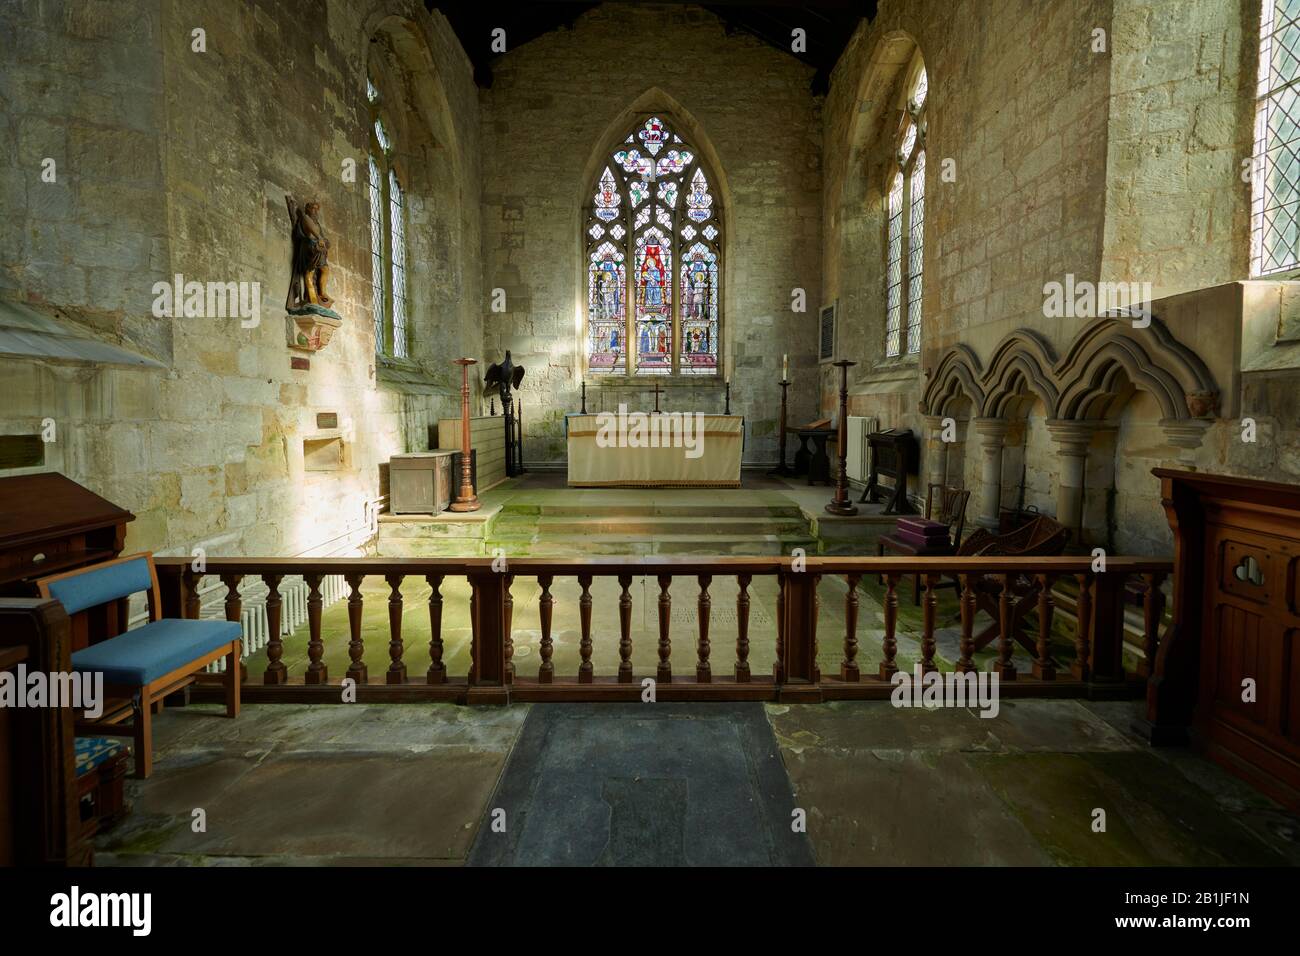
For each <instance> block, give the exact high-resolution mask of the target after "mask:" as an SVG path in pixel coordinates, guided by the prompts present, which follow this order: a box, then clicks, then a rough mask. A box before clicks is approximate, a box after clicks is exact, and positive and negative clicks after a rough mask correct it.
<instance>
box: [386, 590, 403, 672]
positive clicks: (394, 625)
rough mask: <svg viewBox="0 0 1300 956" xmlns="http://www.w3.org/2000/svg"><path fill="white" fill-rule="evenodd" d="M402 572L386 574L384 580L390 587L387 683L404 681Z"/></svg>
mask: <svg viewBox="0 0 1300 956" xmlns="http://www.w3.org/2000/svg"><path fill="white" fill-rule="evenodd" d="M405 576H406V575H404V574H386V575H384V580H385V581H387V582H388V587H389V588H390V591H389V595H388V656H389V658H390V659H391V661H392V663H390V664H389V665H388V675H387V676H386V677H385V682H386V683H389V684H405V683H406V662H405V661H403V660H402V652H403V650H404V649H405V648H404V645H403V644H402V592H401V587H402V578H404V577H405Z"/></svg>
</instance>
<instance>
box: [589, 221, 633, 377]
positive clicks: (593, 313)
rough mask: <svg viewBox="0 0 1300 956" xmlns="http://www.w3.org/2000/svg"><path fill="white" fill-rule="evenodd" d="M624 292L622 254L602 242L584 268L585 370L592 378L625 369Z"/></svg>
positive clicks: (608, 243) (624, 268) (625, 285)
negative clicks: (586, 340) (585, 308)
mask: <svg viewBox="0 0 1300 956" xmlns="http://www.w3.org/2000/svg"><path fill="white" fill-rule="evenodd" d="M626 290H627V270H626V267H625V256H624V253H623V250H622V249H621V248H619V247H618V246H616V245H614V243H612V242H606V243H604V244H602V245H601V246H600V248H598V249H596V251H594V252H593V253H592V254H591V256H590V258H589V260H588V265H587V337H588V342H587V347H588V356H589V358H588V367H589V368H590V370H591V372H592V374H593V375H609V374H611V373H614V372H623V371H625V370H626V369H627V343H626V342H625V341H624V335H625V332H626V327H627V310H626V308H625V300H626Z"/></svg>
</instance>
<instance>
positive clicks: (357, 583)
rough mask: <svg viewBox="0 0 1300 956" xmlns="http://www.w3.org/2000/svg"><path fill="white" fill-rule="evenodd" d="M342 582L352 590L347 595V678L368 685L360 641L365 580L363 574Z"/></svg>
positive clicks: (364, 650)
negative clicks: (362, 584) (362, 583)
mask: <svg viewBox="0 0 1300 956" xmlns="http://www.w3.org/2000/svg"><path fill="white" fill-rule="evenodd" d="M344 580H346V581H347V582H348V585H349V586H350V587H351V589H352V593H351V594H349V595H348V631H349V632H350V640H349V641H348V658H349V659H350V660H351V663H350V664H348V676H349V677H351V678H352V679H353V680H354V681H356V682H357V683H358V684H366V683H369V680H370V675H369V673H368V672H367V670H366V662H365V660H364V658H365V655H366V645H365V641H363V640H362V639H361V615H362V614H363V613H364V611H365V602H364V599H363V598H362V597H361V582H362V581H364V580H365V575H364V574H348V575H345V576H344Z"/></svg>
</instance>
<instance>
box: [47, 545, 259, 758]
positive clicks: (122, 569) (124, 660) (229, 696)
mask: <svg viewBox="0 0 1300 956" xmlns="http://www.w3.org/2000/svg"><path fill="white" fill-rule="evenodd" d="M36 585H37V587H39V588H40V591H41V596H42V597H52V598H54V599H55V600H57V601H58V602H59V603H60V604H62V605H63V608H64V610H65V611H66V612H67V613H68V616H69V617H71V616H73V615H76V614H80V613H82V612H85V611H88V610H91V609H93V608H96V607H99V606H101V605H103V604H107V603H109V602H113V601H120V600H121V599H123V598H126V597H130V596H131V595H132V594H137V593H139V592H140V591H145V592H147V594H148V599H149V623H148V624H146V625H145V626H144V627H138V628H136V629H135V630H133V631H127V632H126V633H124V634H119V635H118V636H116V637H110V638H109V639H108V640H106V641H100V642H99V643H98V644H92V645H90V646H89V647H86V648H83V649H82V650H79V651H74V652H73V654H72V669H73V670H74V671H78V672H81V673H92V674H93V673H101V674H103V675H104V696H105V698H107V699H108V700H113V701H116V702H117V703H115V704H114V706H112V707H110V706H109V705H108V703H107V701H106V702H105V705H104V712H103V714H102V716H101V717H100V718H99V719H98V720H96V721H94V722H87V721H78V723H77V730H78V732H79V733H80V732H83V731H84V732H86V733H88V734H95V735H98V736H103V735H108V736H116V737H132V738H133V739H134V742H135V747H134V750H133V754H134V758H135V776H136V777H147V776H149V774H150V772H151V771H152V769H153V726H152V718H153V714H154V713H156V712H160V711H161V709H162V700H163V698H164V697H166V696H167V695H168V694H172V693H175V692H176V691H177V690H180V689H181V688H182V687H185V686H186V685H188V684H191V683H193V682H194V677H195V675H196V674H197V673H198V672H199V671H201V670H202V669H203V668H204V667H206V666H207V665H208V664H210V663H212V662H213V661H215V660H218V659H219V658H222V657H224V658H226V675H225V685H226V716H228V717H237V716H239V653H240V640H241V634H242V632H241V630H240V626H239V624H238V623H237V622H234V621H185V620H177V619H174V618H162V617H161V616H160V614H161V608H162V603H161V600H160V595H159V591H158V572H157V570H156V569H155V568H154V564H153V555H152V554H150V553H148V552H142V553H140V554H133V555H130V556H128V557H124V558H117V559H115V560H112V561H105V562H103V563H102V564H95V565H91V566H90V567H87V568H78V569H77V570H75V571H68V572H65V573H64V574H56V575H52V576H50V577H47V578H41V579H40V580H39V581H37V582H36ZM128 721H129V722H128Z"/></svg>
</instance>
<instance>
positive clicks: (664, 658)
mask: <svg viewBox="0 0 1300 956" xmlns="http://www.w3.org/2000/svg"><path fill="white" fill-rule="evenodd" d="M672 583H673V578H672V575H671V574H661V575H659V668H658V670H657V671H655V680H657V681H662V682H663V683H665V684H667V683H670V682H671V681H672V679H673V665H672V663H671V662H670V661H669V660H668V658H669V657H671V656H672V652H673V644H672V641H671V640H670V639H669V631H670V630H671V628H672V619H673V599H672V597H671V596H670V595H669V594H668V586H669V585H671V584H672Z"/></svg>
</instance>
